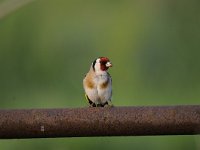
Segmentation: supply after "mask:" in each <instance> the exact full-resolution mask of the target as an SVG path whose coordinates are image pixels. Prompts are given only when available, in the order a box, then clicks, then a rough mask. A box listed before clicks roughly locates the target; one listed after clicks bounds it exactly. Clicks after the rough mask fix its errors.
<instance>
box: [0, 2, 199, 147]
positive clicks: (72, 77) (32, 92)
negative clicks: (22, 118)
mask: <svg viewBox="0 0 200 150" xmlns="http://www.w3.org/2000/svg"><path fill="white" fill-rule="evenodd" d="M29 2H30V3H29ZM23 3H27V4H26V5H24V4H23ZM20 5H21V6H20ZM199 6H200V1H199V0H190V1H188V0H182V1H174V0H165V1H162V0H161V1H159V0H132V1H128V0H115V1H113V0H108V1H105V0H94V1H92V0H91V1H90V0H86V1H83V0H67V1H66V0H56V1H55V0H27V1H25V0H0V109H21V108H27V109H28V108H66V107H70V108H72V107H86V106H87V103H86V101H85V100H84V92H83V89H82V79H83V77H84V75H85V73H86V72H87V71H88V69H89V66H90V64H91V63H92V61H93V60H94V59H95V58H96V57H98V56H107V57H109V58H110V60H111V61H112V63H113V64H114V67H113V68H111V69H110V74H111V75H112V78H113V94H114V95H113V103H114V105H116V106H141V105H142V106H149V105H188V104H200V67H199V66H200V59H199V58H200V50H199V48H200V9H199ZM0 149H2V150H21V149H29V150H35V149H38V150H43V149H48V150H71V149H88V150H89V149H99V150H100V149H104V150H108V149H109V150H110V149H115V150H121V149H137V150H143V149H148V150H158V149H162V150H168V149H170V150H188V149H190V150H200V136H157V137H155V136H154V137H153V136H149V137H98V138H58V139H33V140H0Z"/></svg>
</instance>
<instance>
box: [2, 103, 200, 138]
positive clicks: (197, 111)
mask: <svg viewBox="0 0 200 150" xmlns="http://www.w3.org/2000/svg"><path fill="white" fill-rule="evenodd" d="M193 134H200V105H195V106H161V107H156V106H154V107H112V108H72V109H68V108H67V109H30V110H0V138H1V139H13V138H54V137H86V136H134V135H135V136H136V135H137V136H138V135H193Z"/></svg>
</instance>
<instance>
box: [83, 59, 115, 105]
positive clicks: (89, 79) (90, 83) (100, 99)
mask: <svg viewBox="0 0 200 150" xmlns="http://www.w3.org/2000/svg"><path fill="white" fill-rule="evenodd" d="M109 67H112V63H111V62H110V60H109V59H108V58H106V57H99V58H97V59H95V60H94V61H93V63H92V65H91V67H90V70H89V72H88V73H87V74H86V76H85V78H84V79H83V87H84V90H85V96H86V99H87V100H88V102H89V104H90V106H91V107H104V106H112V104H111V97H112V78H111V76H110V74H109V73H108V72H107V71H108V68H109Z"/></svg>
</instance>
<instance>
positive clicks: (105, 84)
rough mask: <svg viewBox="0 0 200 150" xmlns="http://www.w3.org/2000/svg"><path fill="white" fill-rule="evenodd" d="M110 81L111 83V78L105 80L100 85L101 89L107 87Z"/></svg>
mask: <svg viewBox="0 0 200 150" xmlns="http://www.w3.org/2000/svg"><path fill="white" fill-rule="evenodd" d="M108 83H109V80H107V81H105V82H104V83H102V84H101V85H100V87H101V89H105V88H107V86H108Z"/></svg>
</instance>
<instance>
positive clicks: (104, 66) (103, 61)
mask: <svg viewBox="0 0 200 150" xmlns="http://www.w3.org/2000/svg"><path fill="white" fill-rule="evenodd" d="M99 63H100V69H101V70H102V71H106V70H108V68H109V67H112V63H111V62H110V60H109V59H108V58H107V57H100V58H99Z"/></svg>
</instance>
